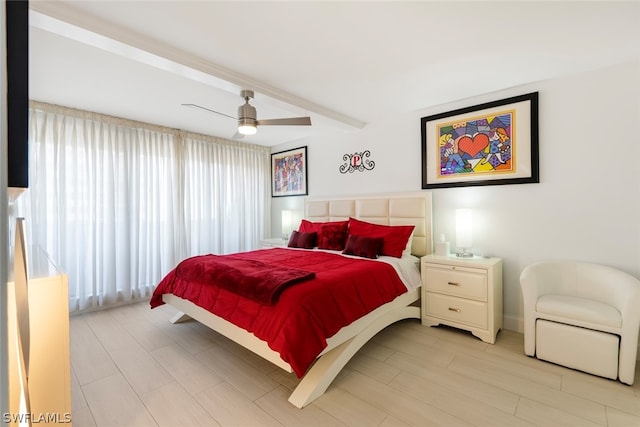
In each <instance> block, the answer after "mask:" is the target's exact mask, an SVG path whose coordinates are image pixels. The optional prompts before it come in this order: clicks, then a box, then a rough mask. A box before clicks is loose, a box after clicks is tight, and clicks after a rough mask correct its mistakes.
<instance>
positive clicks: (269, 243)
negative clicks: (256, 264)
mask: <svg viewBox="0 0 640 427" xmlns="http://www.w3.org/2000/svg"><path fill="white" fill-rule="evenodd" d="M288 244H289V241H288V240H285V239H282V238H280V237H275V238H273V239H262V240H260V247H261V248H263V249H265V248H286V247H287V245H288Z"/></svg>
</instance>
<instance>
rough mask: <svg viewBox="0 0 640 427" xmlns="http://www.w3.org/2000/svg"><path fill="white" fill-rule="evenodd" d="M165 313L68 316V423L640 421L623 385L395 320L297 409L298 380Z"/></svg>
mask: <svg viewBox="0 0 640 427" xmlns="http://www.w3.org/2000/svg"><path fill="white" fill-rule="evenodd" d="M174 313H175V310H174V309H172V308H171V307H169V306H162V307H159V308H156V309H154V310H151V309H149V306H148V304H147V303H140V304H133V305H130V306H124V307H119V308H114V309H109V310H103V311H99V312H94V313H89V314H84V315H78V316H73V317H72V318H71V323H70V330H71V364H72V401H73V424H74V426H76V427H82V426H99V427H102V426H115V425H123V426H172V427H173V426H185V427H188V426H242V427H248V426H295V427H298V426H305V427H307V426H322V427H325V426H367V427H369V426H381V427H391V426H491V427H494V426H554V427H555V426H580V427H584V426H609V427H623V426H624V427H632V426H640V376H637V378H639V380H638V381H637V382H636V384H635V385H634V386H632V387H629V386H625V385H623V384H621V383H619V382H616V381H610V380H606V379H602V378H598V377H594V376H591V375H587V374H584V373H581V372H577V371H573V370H570V369H566V368H563V367H560V366H556V365H553V364H550V363H545V362H541V361H539V360H536V359H533V358H529V357H526V356H525V355H524V352H523V337H522V334H519V333H516V332H512V331H502V332H500V334H499V335H498V340H497V342H496V344H495V345H490V344H485V343H483V342H482V341H480V340H478V339H477V338H475V337H473V336H471V335H470V334H468V333H466V332H462V331H458V330H455V329H451V328H443V327H424V326H422V325H420V323H419V322H418V321H403V322H399V323H397V324H395V325H392V326H390V327H388V328H387V329H385V330H383V331H382V332H381V333H380V334H378V335H377V336H376V337H374V339H373V340H372V341H371V342H369V343H368V344H367V345H366V346H365V347H364V348H363V349H362V350H361V351H360V352H359V353H358V354H357V355H356V357H354V359H353V360H352V361H351V362H350V363H349V364H348V365H347V367H346V368H345V369H344V370H343V371H342V372H341V373H340V375H339V376H338V377H337V378H336V380H335V381H334V383H333V384H332V386H330V387H329V389H328V390H327V392H326V393H325V394H324V395H323V396H322V397H320V398H319V399H317V400H316V401H315V402H314V403H312V404H311V405H309V406H307V407H306V408H304V409H302V410H300V409H297V408H295V407H294V406H292V405H291V404H289V403H288V401H287V398H288V396H289V394H290V393H291V390H293V388H294V387H295V385H296V384H297V382H298V379H297V378H296V377H295V375H293V374H287V373H285V372H284V371H282V370H281V369H279V368H277V367H275V366H274V365H272V364H270V363H268V362H266V361H264V360H262V359H260V358H259V357H257V356H255V355H253V354H252V353H250V352H249V351H247V350H245V349H243V348H241V347H239V346H238V345H236V344H234V343H233V342H231V341H229V340H227V339H226V338H224V337H222V336H220V335H218V334H217V333H215V332H213V331H211V330H209V329H208V328H206V327H204V326H202V325H200V324H198V323H197V322H193V321H192V322H186V323H182V324H176V325H174V324H171V323H169V319H170V318H171V317H172V315H173V314H174Z"/></svg>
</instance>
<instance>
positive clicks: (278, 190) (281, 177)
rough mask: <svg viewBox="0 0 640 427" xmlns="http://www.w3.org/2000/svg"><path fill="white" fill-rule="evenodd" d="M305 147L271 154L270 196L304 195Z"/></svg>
mask: <svg viewBox="0 0 640 427" xmlns="http://www.w3.org/2000/svg"><path fill="white" fill-rule="evenodd" d="M307 194H308V190H307V147H306V146H305V147H299V148H294V149H291V150H287V151H280V152H278V153H272V154H271V196H272V197H287V196H306V195H307Z"/></svg>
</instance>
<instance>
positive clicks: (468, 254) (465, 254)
mask: <svg viewBox="0 0 640 427" xmlns="http://www.w3.org/2000/svg"><path fill="white" fill-rule="evenodd" d="M456 256H457V257H458V258H473V254H472V253H471V252H467V251H465V250H463V251H462V252H456Z"/></svg>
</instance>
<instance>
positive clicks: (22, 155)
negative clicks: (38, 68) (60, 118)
mask: <svg viewBox="0 0 640 427" xmlns="http://www.w3.org/2000/svg"><path fill="white" fill-rule="evenodd" d="M5 11H6V30H7V34H6V35H7V38H6V40H7V136H8V139H7V167H8V186H9V187H13V188H27V187H28V186H29V2H28V1H13V0H11V1H7V2H5Z"/></svg>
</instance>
